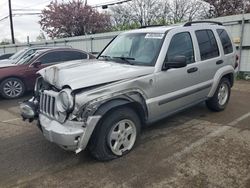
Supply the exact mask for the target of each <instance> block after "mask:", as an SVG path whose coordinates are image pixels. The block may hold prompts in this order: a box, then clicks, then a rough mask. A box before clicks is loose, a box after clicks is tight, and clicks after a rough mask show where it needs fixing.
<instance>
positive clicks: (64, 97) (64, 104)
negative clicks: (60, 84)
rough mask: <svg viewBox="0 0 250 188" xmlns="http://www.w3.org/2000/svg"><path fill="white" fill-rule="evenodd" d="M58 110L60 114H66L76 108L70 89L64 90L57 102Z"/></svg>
mask: <svg viewBox="0 0 250 188" xmlns="http://www.w3.org/2000/svg"><path fill="white" fill-rule="evenodd" d="M56 105H57V109H58V111H60V112H66V111H69V110H71V109H72V108H73V106H74V99H73V96H72V95H71V90H70V89H68V88H67V89H64V90H62V91H61V92H60V93H59V94H58V96H57V101H56Z"/></svg>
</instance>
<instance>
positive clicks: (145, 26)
mask: <svg viewBox="0 0 250 188" xmlns="http://www.w3.org/2000/svg"><path fill="white" fill-rule="evenodd" d="M161 26H165V25H157V24H156V25H144V26H141V27H140V29H143V28H147V27H161Z"/></svg>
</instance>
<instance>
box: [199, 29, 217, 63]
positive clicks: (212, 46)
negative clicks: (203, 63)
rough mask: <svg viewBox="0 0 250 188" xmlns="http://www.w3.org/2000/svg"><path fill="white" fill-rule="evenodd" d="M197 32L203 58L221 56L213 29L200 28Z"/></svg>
mask: <svg viewBox="0 0 250 188" xmlns="http://www.w3.org/2000/svg"><path fill="white" fill-rule="evenodd" d="M195 34H196V37H197V40H198V44H199V48H200V55H201V60H206V59H210V58H213V57H217V56H219V49H218V45H217V42H216V39H215V37H214V34H213V32H212V31H211V30H199V31H196V32H195Z"/></svg>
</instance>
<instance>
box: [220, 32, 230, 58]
mask: <svg viewBox="0 0 250 188" xmlns="http://www.w3.org/2000/svg"><path fill="white" fill-rule="evenodd" d="M217 33H218V35H219V37H220V41H221V44H222V46H223V50H224V54H229V53H232V52H233V46H232V43H231V40H230V38H229V36H228V34H227V32H226V31H225V30H224V29H217Z"/></svg>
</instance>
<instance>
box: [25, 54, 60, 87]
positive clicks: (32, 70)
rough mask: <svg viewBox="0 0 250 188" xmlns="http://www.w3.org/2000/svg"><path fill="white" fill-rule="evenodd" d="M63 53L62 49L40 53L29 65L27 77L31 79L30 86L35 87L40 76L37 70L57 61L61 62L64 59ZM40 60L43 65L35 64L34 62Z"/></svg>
mask: <svg viewBox="0 0 250 188" xmlns="http://www.w3.org/2000/svg"><path fill="white" fill-rule="evenodd" d="M61 53H62V52H61V51H49V52H46V53H44V54H42V55H40V56H39V57H37V58H36V59H35V60H34V61H33V62H32V63H31V64H30V65H29V66H27V70H26V72H25V77H26V78H27V79H28V80H29V87H30V88H33V87H34V85H35V81H36V78H37V77H38V74H36V72H37V71H39V70H40V69H42V68H45V67H47V66H50V65H53V64H55V63H57V62H61V61H62V58H61V56H62V54H61ZM38 61H40V62H41V65H40V66H39V67H35V66H33V63H35V62H38Z"/></svg>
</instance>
